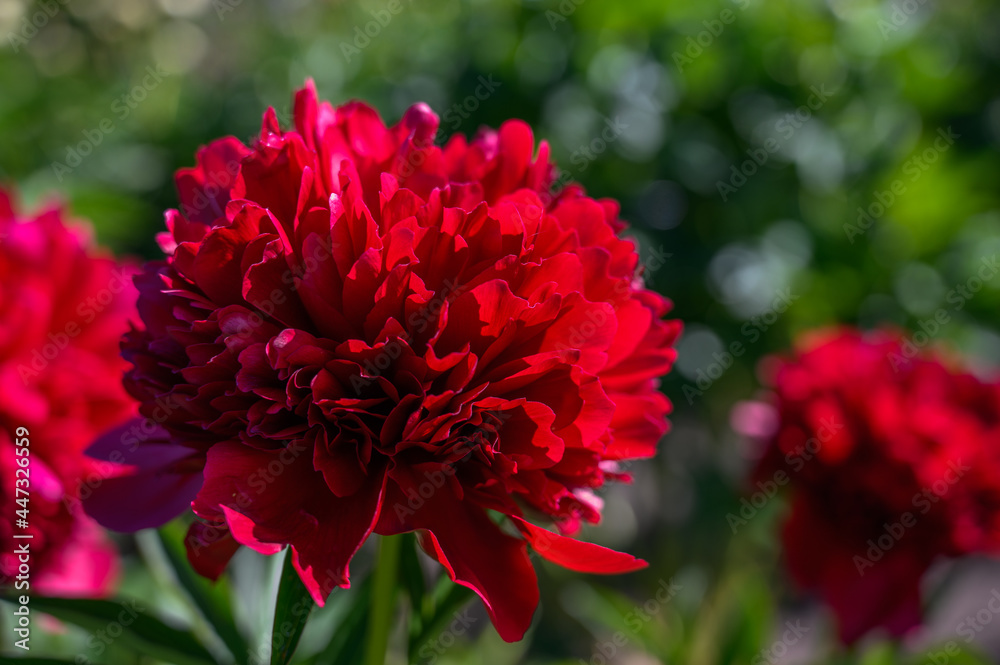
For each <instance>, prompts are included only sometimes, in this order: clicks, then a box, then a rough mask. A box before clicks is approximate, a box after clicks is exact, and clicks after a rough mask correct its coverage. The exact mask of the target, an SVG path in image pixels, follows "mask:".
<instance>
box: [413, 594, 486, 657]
mask: <svg viewBox="0 0 1000 665" xmlns="http://www.w3.org/2000/svg"><path fill="white" fill-rule="evenodd" d="M472 596H473V592H472V590H471V589H469V588H468V587H464V586H462V585H461V584H455V583H454V582H452V581H451V578H449V577H448V576H447V575H442V576H441V579H440V580H438V584H437V586H436V588H435V589H434V597H435V599H436V602H435V604H434V611H433V613H432V614H431V617H430V619H428V620H427V621H426V622H424V628H423V630H422V631H421V632H420V634H419V635H417V636H416V637H415V638H413V639H411V640H410V644H409V653H410V660H411V661H412V660H413V658H414V654H415V653H416V652H417V650H418V649H419V648H420V647H421V646H423V645H424V644H426V643H427V642H428V641H429V640H430V639H431V637H433V636H434V635H435V633H439V632H441V631H442V630H443V629H444V626H445V624H446V623H448V620H449V619H451V617H452V615H453V614H454V613H455V612H456V611H458V610H459V609H461V608H462V606H464V605H465V604H466V603H468V602H469V601H470V600H471V599H472Z"/></svg>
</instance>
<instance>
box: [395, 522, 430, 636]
mask: <svg viewBox="0 0 1000 665" xmlns="http://www.w3.org/2000/svg"><path fill="white" fill-rule="evenodd" d="M401 537H402V538H403V539H404V541H405V542H404V543H403V549H402V552H401V553H400V560H399V570H400V575H402V577H403V585H404V586H405V587H406V594H407V595H408V596H409V597H410V607H411V609H412V612H411V613H412V616H411V619H410V637H415V636H417V635H419V634H420V631H421V630H423V624H424V619H426V618H430V614H431V612H432V611H433V609H434V608H433V606H432V605H431V603H430V600H431V599H430V598H428V597H427V585H426V582H425V580H424V571H423V569H422V568H421V567H420V560H419V558H418V555H417V538H416V536H415V535H414V534H412V533H407V534H403V535H402V536H401Z"/></svg>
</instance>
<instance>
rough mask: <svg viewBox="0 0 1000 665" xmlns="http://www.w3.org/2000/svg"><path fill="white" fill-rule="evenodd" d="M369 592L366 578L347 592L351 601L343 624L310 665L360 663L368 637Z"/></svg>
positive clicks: (370, 588)
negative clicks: (350, 596) (351, 598)
mask: <svg viewBox="0 0 1000 665" xmlns="http://www.w3.org/2000/svg"><path fill="white" fill-rule="evenodd" d="M371 590H372V585H371V577H368V578H367V579H366V580H365V581H364V582H362V583H361V585H360V586H358V588H357V589H353V590H351V591H350V592H349V593H350V594H351V595H352V596H353V600H352V602H351V606H350V607H349V608H348V610H347V614H346V616H345V617H344V620H343V622H341V624H340V625H339V626H337V629H336V630H335V631H334V633H333V637H331V638H330V641H329V642H328V643H327V645H326V648H324V649H323V651H321V652H320V653H319V654H317V655H316V656H314V657H313V658H311V659H310V660H309V661H308V662H309V663H310V665H356V664H357V663H360V662H361V659H362V657H363V651H364V644H365V641H366V638H367V635H368V613H369V610H370V608H371V600H372V595H371Z"/></svg>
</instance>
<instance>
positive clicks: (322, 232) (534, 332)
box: [88, 84, 680, 640]
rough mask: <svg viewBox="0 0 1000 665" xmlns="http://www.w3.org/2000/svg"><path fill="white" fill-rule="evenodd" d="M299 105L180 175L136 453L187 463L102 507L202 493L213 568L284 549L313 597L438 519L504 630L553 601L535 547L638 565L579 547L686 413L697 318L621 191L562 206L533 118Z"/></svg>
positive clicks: (450, 562)
mask: <svg viewBox="0 0 1000 665" xmlns="http://www.w3.org/2000/svg"><path fill="white" fill-rule="evenodd" d="M294 119H295V128H294V130H291V131H287V132H286V131H282V130H281V129H280V128H279V126H278V123H277V120H276V117H275V114H274V111H273V110H269V111H268V112H267V113H266V114H265V116H264V122H263V128H262V130H261V135H260V138H259V139H258V140H257V142H256V143H255V144H254V145H253V146H252V147H246V146H244V145H242V144H241V143H240V142H239V141H237V140H236V139H234V138H227V139H223V140H220V141H217V142H215V143H212V144H211V145H209V146H208V147H206V148H203V149H202V150H201V151H200V152H199V154H198V164H197V166H196V167H194V168H192V169H186V170H183V171H181V172H179V173H178V175H177V187H178V190H179V193H180V202H181V207H180V210H171V211H169V212H168V213H167V216H166V223H167V228H168V232H167V233H164V234H162V235H161V237H160V244H161V246H162V248H163V251H164V252H165V254H166V260H165V261H163V262H159V263H152V264H150V265H148V266H147V267H146V269H145V272H144V273H143V274H142V275H141V276H140V277H138V278H137V280H136V284H137V286H138V287H139V290H140V299H139V311H140V315H141V317H142V320H143V322H144V324H145V329H143V330H136V331H133V332H131V333H130V334H129V335H128V337H127V339H126V341H125V344H124V349H125V356H126V358H127V359H128V360H129V361H131V362H132V364H133V368H132V369H131V370H130V371H129V373H128V376H127V379H126V385H127V387H128V389H129V391H130V392H131V393H132V394H133V395H134V396H135V397H137V398H138V399H139V400H140V401H141V402H142V403H143V406H142V408H141V411H142V413H143V415H145V416H146V417H147V418H150V419H153V420H155V421H156V422H159V423H162V429H161V430H160V431H157V432H152V431H149V432H148V433H147V435H146V436H145V437H143V438H144V441H142V443H141V446H140V447H141V448H142V449H144V450H147V451H149V453H150V456H151V457H156V456H157V455H161V454H162V455H168V456H169V465H170V467H169V468H170V471H172V473H167V472H164V471H163V469H158V468H157V466H156V464H154V463H150V464H149V465H146V466H145V467H144V469H145V471H144V472H143V474H140V475H143V477H142V479H141V480H137V481H129V480H128V479H127V478H122V479H117V480H116V482H114V483H105V484H104V485H102V487H101V488H99V489H98V490H97V491H96V492H95V494H94V496H93V497H92V499H91V501H90V502H89V504H88V505H89V507H88V510H90V511H91V512H92V514H95V515H97V516H98V518H99V519H102V521H104V522H105V523H106V524H112V525H114V526H117V527H118V528H123V527H126V526H129V525H128V524H124V522H127V521H128V515H125V514H123V511H124V510H127V506H129V505H130V503H131V504H132V505H135V504H134V502H135V501H143V499H142V498H137V497H138V495H137V494H135V493H138V492H140V491H142V490H144V489H145V490H149V492H148V494H155V495H157V496H159V497H160V498H167V497H170V496H172V494H171V490H170V489H169V486H174V487H176V486H177V485H178V484H180V483H182V482H189V481H193V482H194V484H195V485H196V484H198V483H201V482H203V484H202V486H201V488H200V491H197V495H196V496H195V495H194V491H195V490H197V488H196V487H193V488H192V489H191V491H190V492H189V493H187V494H186V495H183V496H181V497H180V499H181V500H182V501H191V500H192V499H193V504H192V505H193V509H194V512H195V514H196V515H197V516H198V517H199V518H201V521H199V522H197V523H196V524H195V526H194V527H193V528H192V530H191V532H190V533H189V537H188V548H189V558H190V559H191V561H192V564H193V565H194V566H195V567H196V568H197V569H198V570H199V571H200V572H202V573H203V574H205V575H207V576H210V577H215V576H217V575H219V574H220V572H221V570H222V568H223V567H224V566H225V564H226V562H227V561H228V559H229V557H230V556H231V555H232V553H233V551H234V550H235V549H236V547H237V546H238V545H246V546H248V547H251V548H253V549H255V550H257V551H258V552H263V553H269V554H270V553H275V552H277V551H279V549H281V548H282V547H284V546H286V545H290V546H291V553H292V557H293V562H294V565H295V568H296V570H297V571H298V573H299V575H300V576H301V578H302V581H303V582H304V583H305V585H306V587H307V588H308V589H309V591H310V593H311V595H312V596H313V598H314V599H315V600H316V602H317V603H320V604H322V603H323V601H324V598H325V597H326V595H327V594H328V593H329V592H330V591H331V590H332V588H333V587H334V586H344V587H346V586H348V585H349V575H348V564H349V563H350V560H351V557H352V556H353V555H354V553H355V552H357V550H358V548H359V547H360V546H361V544H362V543H363V542H364V541H365V539H366V538H367V537H368V536H369V534H371V533H372V532H375V533H378V534H382V535H391V534H399V533H403V532H410V531H417V532H419V535H420V541H421V543H422V545H423V547H424V549H425V550H426V551H427V553H428V554H429V555H430V556H432V557H433V558H435V559H436V560H437V561H439V562H440V563H441V564H442V565H443V566H444V567H445V569H446V570H447V572H448V574H449V575H450V576H451V577H452V579H454V580H455V581H456V582H457V583H459V584H462V585H465V586H467V587H469V588H471V589H473V590H474V591H475V592H476V593H478V594H479V596H481V597H482V599H483V601H484V603H485V605H486V607H487V609H488V610H489V613H490V616H491V617H492V619H493V622H494V624H495V626H496V628H497V630H498V631H499V633H500V635H501V636H502V637H503V638H504V639H506V640H517V639H520V638H521V637H522V636H523V634H524V632H525V630H527V628H528V626H529V624H530V622H531V617H532V614H533V612H534V610H535V607H536V605H537V603H538V587H537V583H536V578H535V573H534V570H533V568H532V564H531V562H530V560H529V558H528V546H529V545H532V546H533V547H534V548H535V549H536V550H537V551H538V552H539V553H540V554H541V555H542V556H544V557H546V558H548V559H550V560H552V561H555V562H557V563H559V564H562V565H564V566H567V567H569V568H571V569H574V570H580V571H590V572H599V573H611V572H622V571H629V570H634V569H637V568H639V567H641V566H643V565H645V564H644V562H641V561H638V560H636V559H634V558H633V557H631V556H629V555H626V554H621V553H618V552H613V551H611V550H607V549H605V548H602V547H598V546H596V545H593V544H589V543H584V542H579V541H577V540H574V539H572V538H569V537H568V535H570V534H573V533H575V532H576V531H577V530H578V529H579V527H580V525H581V523H582V522H584V521H586V522H597V521H598V519H599V517H600V502H599V500H598V499H597V498H596V497H595V495H594V494H593V490H595V489H596V488H599V487H601V486H602V485H603V484H604V483H605V482H607V481H609V480H620V479H624V478H625V477H626V476H625V474H624V473H622V472H621V471H620V469H619V467H618V462H619V461H620V460H625V459H632V458H642V457H649V456H651V455H653V454H654V452H655V449H656V444H657V442H658V440H659V439H660V437H661V436H662V435H663V433H664V431H665V430H666V428H667V423H666V415H667V413H668V412H669V410H670V403H669V402H668V401H667V399H666V398H665V397H664V396H663V395H662V394H661V393H660V392H658V391H657V378H658V377H659V376H661V375H662V374H664V373H665V372H667V371H668V369H669V368H670V365H671V362H672V361H673V358H674V351H673V349H672V348H671V345H672V343H673V341H674V339H675V338H676V336H677V334H678V332H679V329H680V326H679V324H678V323H677V322H673V321H663V320H662V317H663V316H664V315H665V314H666V313H667V311H668V310H669V309H670V303H669V301H667V300H666V299H664V298H662V297H660V296H658V295H657V294H655V293H653V292H651V291H648V290H646V289H645V288H643V286H642V281H641V277H640V276H639V275H638V272H639V271H638V256H637V254H636V250H635V247H634V245H633V244H632V243H631V242H629V241H627V240H622V239H620V238H619V237H618V233H619V232H620V231H621V230H622V228H623V227H624V224H623V223H622V222H620V221H619V220H618V218H617V214H618V206H617V204H616V203H614V202H613V201H607V200H605V201H595V200H594V199H590V198H588V197H586V196H585V195H584V193H583V190H582V189H581V188H580V187H577V186H570V187H567V188H565V189H564V190H563V191H562V192H560V193H559V194H558V195H557V196H555V197H554V198H553V197H551V196H549V195H548V187H549V185H550V183H551V182H552V174H553V167H552V165H551V164H550V162H549V160H548V146H547V145H546V144H545V143H542V144H540V146H539V148H538V154H537V156H535V145H534V141H533V138H532V133H531V130H530V129H529V128H528V126H527V125H525V124H524V123H523V122H519V121H511V122H508V123H505V124H504V125H503V126H502V127H501V128H500V130H499V131H496V132H494V131H483V132H481V133H480V134H479V135H478V136H477V137H476V138H475V140H473V141H472V142H471V143H469V142H467V141H466V140H465V139H464V138H463V137H461V136H456V137H453V138H452V139H451V140H450V141H449V142H448V143H447V145H446V146H445V147H444V148H438V147H435V146H434V145H433V143H432V139H433V138H434V136H435V134H436V132H437V129H438V118H437V116H436V115H435V114H434V113H433V112H432V111H431V110H430V109H429V108H428V107H427V106H425V105H423V104H418V105H416V106H413V107H412V108H410V109H409V110H408V111H407V112H406V114H405V116H404V117H403V119H402V121H401V122H400V123H399V124H397V125H395V126H393V127H389V128H387V127H386V126H385V125H384V124H383V123H382V121H381V120H380V119H379V116H378V115H377V114H376V112H375V111H374V110H372V109H371V108H369V107H368V106H365V105H364V104H361V103H357V102H352V103H349V104H347V105H345V106H341V107H338V108H334V107H332V106H330V105H329V104H327V103H322V104H321V103H319V102H318V101H317V98H316V93H315V90H314V88H313V86H312V84H309V85H308V86H307V87H306V88H305V89H304V90H301V91H300V92H299V93H298V94H297V96H296V99H295V109H294ZM157 408H159V409H160V410H161V414H162V413H169V415H168V416H166V417H164V418H160V417H157V416H156V414H155V413H154V409H157ZM120 439H121V437H120V436H119V435H118V434H115V435H113V436H111V437H109V438H108V439H107V440H106V441H105V442H103V443H102V445H100V446H98V447H97V448H95V454H97V455H100V456H104V457H107V456H109V455H110V453H111V452H112V451H114V450H116V449H117V447H118V446H119V445H120V443H121V440H120ZM171 453H172V454H171ZM140 466H142V465H140ZM182 478H184V479H186V480H182ZM126 485H127V487H126ZM174 495H176V493H175V494H174ZM123 497H130V498H126V499H124V500H123ZM491 511H494V512H496V513H499V514H500V515H503V516H504V518H505V520H506V522H507V523H508V524H509V525H510V526H511V527H512V528H509V529H505V528H502V526H501V525H499V524H498V523H497V521H496V520H494V519H493V518H491V515H490V512H491ZM529 518H531V519H534V518H543V519H545V520H547V521H551V522H553V523H554V524H555V525H556V526H557V527H558V529H559V531H560V534H561V535H557V534H556V533H553V532H551V531H549V530H547V529H544V528H542V527H539V526H536V525H535V524H533V523H532V522H530V521H528V520H529ZM139 522H140V523H133V524H132V525H131V526H148V525H149V523H150V520H148V519H144V520H140V521H139ZM220 531H221V532H223V533H226V535H225V537H222V538H219V537H215V536H216V535H217V534H218V533H220ZM512 534H516V535H512Z"/></svg>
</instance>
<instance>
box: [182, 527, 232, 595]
mask: <svg viewBox="0 0 1000 665" xmlns="http://www.w3.org/2000/svg"><path fill="white" fill-rule="evenodd" d="M184 546H185V549H186V550H187V559H188V562H190V564H191V567H192V568H194V570H195V572H196V573H198V574H199V575H201V576H202V577H207V578H208V579H210V580H212V581H215V580H217V579H219V576H220V575H222V571H223V570H225V568H226V566H227V565H228V564H229V560H230V559H232V558H233V555H234V554H236V550H238V549H239V548H240V544H239V543H238V542H236V540H235V539H234V538H233V534H232V533H230V532H229V529H228V528H226V526H225V525H218V526H215V525H211V524H206V523H204V522H195V523H193V524H192V525H191V526H190V527H189V528H188V532H187V535H186V536H185V537H184Z"/></svg>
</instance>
